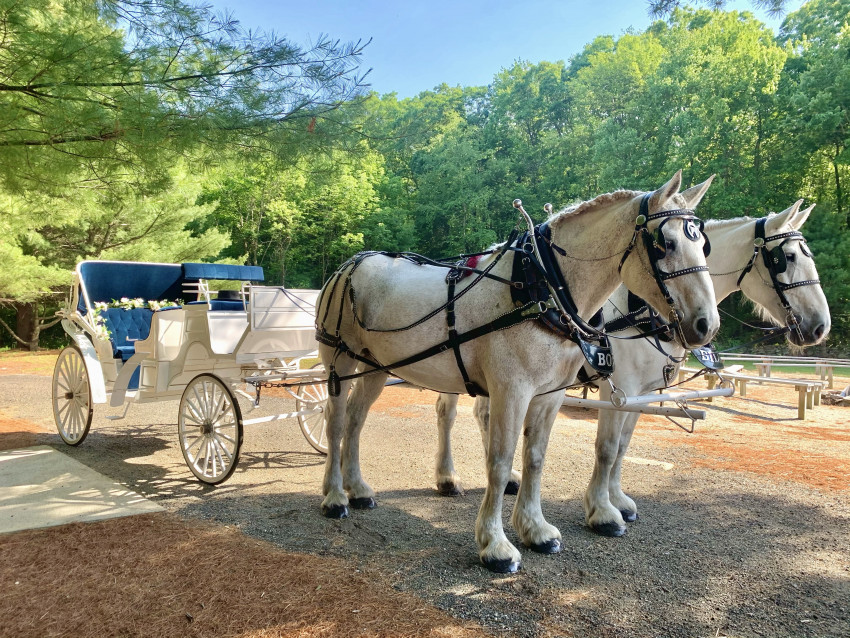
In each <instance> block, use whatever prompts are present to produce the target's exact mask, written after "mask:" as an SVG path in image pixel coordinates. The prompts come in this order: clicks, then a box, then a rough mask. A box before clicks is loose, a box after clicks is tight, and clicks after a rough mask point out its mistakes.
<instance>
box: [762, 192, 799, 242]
mask: <svg viewBox="0 0 850 638" xmlns="http://www.w3.org/2000/svg"><path fill="white" fill-rule="evenodd" d="M802 203H803V200H802V199H798V200H797V201H796V202H794V203H793V204H791V205H790V206H789V207H788V208H786V209H785V210H783V211H782V212H781V213H776V214H775V215H771V216H770V217H768V218H767V223H766V224H765V229H766V230H770V232H771V234H772V233H776V232H779V229H780V228H782V227H783V226H785V225H786V224H787V225H789V226H792V227H793V228H796V227H795V226H793V224H792V220H793V219H794V216H795V215H796V214H797V211H799V210H800V205H801V204H802Z"/></svg>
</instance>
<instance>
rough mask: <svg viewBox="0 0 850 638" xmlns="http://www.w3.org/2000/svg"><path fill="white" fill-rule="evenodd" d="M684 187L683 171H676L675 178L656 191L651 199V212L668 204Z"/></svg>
mask: <svg viewBox="0 0 850 638" xmlns="http://www.w3.org/2000/svg"><path fill="white" fill-rule="evenodd" d="M681 187H682V171H681V170H678V171H676V174H675V175H673V178H672V179H671V180H670V181H669V182H667V183H666V184H664V186H662V187H661V188H659V189H658V190H657V191H655V192H654V193H653V194H652V195H651V196H650V198H649V210H651V211H657V210H659V209H660V208H661V207H662V206H663V205H664V204H666V203H667V202H668V201H669V200H670V199H671V198H672V197H673V196H674V195H676V194H677V193H678V192H679V189H680V188H681Z"/></svg>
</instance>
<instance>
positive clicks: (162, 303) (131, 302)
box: [92, 297, 183, 341]
mask: <svg viewBox="0 0 850 638" xmlns="http://www.w3.org/2000/svg"><path fill="white" fill-rule="evenodd" d="M182 305H183V300H182V299H175V300H173V301H172V300H170V299H159V300H149V301H145V300H144V299H142V298H141V297H136V298H135V299H130V298H129V297H121V299H118V300H115V299H113V300H112V301H110V302H108V303H107V302H105V301H96V302H95V303H94V309H93V310H92V314H93V315H94V336H95V337H96V338H97V339H99V340H100V341H109V339H110V338H111V337H112V334H111V333H110V332H109V329H108V328H107V327H106V318H105V317H103V316H101V314H100V313H101V312H103V311H104V310H107V309H109V308H121V309H122V310H132V309H133V308H148V309H149V310H153V311H154V312H156V311H157V310H160V309H162V308H168V307H169V306H182Z"/></svg>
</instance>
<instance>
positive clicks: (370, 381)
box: [342, 372, 387, 509]
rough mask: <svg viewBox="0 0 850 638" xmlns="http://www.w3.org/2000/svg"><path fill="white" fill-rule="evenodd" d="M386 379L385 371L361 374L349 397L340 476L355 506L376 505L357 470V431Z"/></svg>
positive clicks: (358, 446) (358, 442)
mask: <svg viewBox="0 0 850 638" xmlns="http://www.w3.org/2000/svg"><path fill="white" fill-rule="evenodd" d="M386 380H387V374H386V373H385V372H376V373H373V374H368V375H366V376H363V377H360V378H359V379H357V382H356V383H355V384H354V388H353V389H352V390H351V396H349V397H348V406H347V413H346V419H345V434H344V435H343V438H342V478H343V488H344V489H345V491H346V492H348V498H349V501H350V502H351V507H353V508H355V509H372V508H373V507H375V505H376V503H375V498H374V497H375V492H374V490H372V488H371V487H369V484H368V483H366V481H364V480H363V477H362V476H361V474H360V432H361V431H362V430H363V424H364V423H365V422H366V415H367V414H368V413H369V408H370V407H372V404H373V403H374V402H375V400H376V399H377V398H378V397H379V396H380V395H381V392H382V391H383V390H384V383H385V382H386Z"/></svg>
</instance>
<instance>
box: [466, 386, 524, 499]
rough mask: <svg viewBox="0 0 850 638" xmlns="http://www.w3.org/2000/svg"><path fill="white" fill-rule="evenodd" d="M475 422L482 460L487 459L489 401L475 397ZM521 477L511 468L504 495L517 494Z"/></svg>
mask: <svg viewBox="0 0 850 638" xmlns="http://www.w3.org/2000/svg"><path fill="white" fill-rule="evenodd" d="M472 413H473V414H474V415H475V422H476V423H478V431H479V432H480V433H481V441H482V442H483V443H484V458H485V459H486V458H487V446H488V445H489V440H490V434H489V431H490V399H488V398H487V397H476V398H475V403H474V404H473V406H472ZM520 478H521V475H520V473H519V472H517V471H516V470H514V469H513V468H511V478H510V480H509V481H508V483H507V485H505V494H516V493H517V492H519V481H520Z"/></svg>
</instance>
